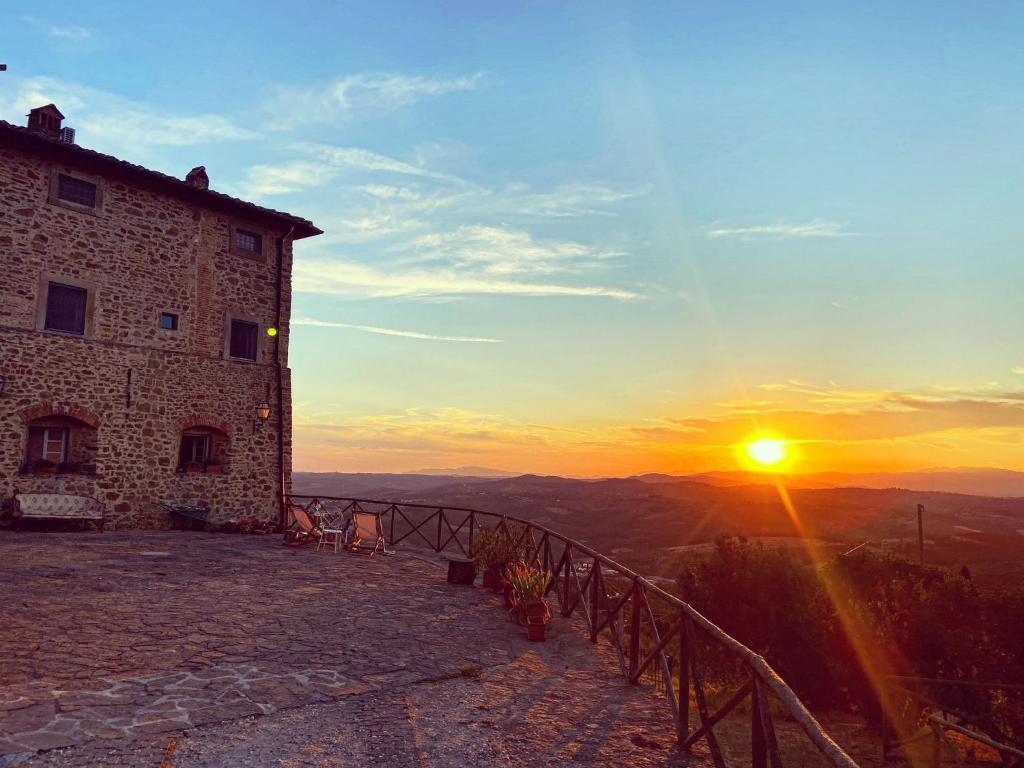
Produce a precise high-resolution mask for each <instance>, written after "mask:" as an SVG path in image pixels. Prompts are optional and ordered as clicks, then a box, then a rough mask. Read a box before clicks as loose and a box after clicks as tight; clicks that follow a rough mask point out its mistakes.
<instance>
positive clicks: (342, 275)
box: [293, 259, 639, 301]
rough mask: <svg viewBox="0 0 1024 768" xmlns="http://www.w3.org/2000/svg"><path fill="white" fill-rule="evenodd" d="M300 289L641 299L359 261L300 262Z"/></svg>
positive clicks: (601, 289) (615, 291) (363, 294)
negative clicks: (378, 265) (378, 266)
mask: <svg viewBox="0 0 1024 768" xmlns="http://www.w3.org/2000/svg"><path fill="white" fill-rule="evenodd" d="M293 285H294V287H295V290H296V291H300V292H306V293H320V294H325V295H330V296H342V297H348V298H419V299H422V298H433V297H458V296H472V295H510V296H576V297H603V298H612V299H618V300H620V301H626V300H630V299H637V298H639V296H638V294H636V293H634V292H633V291H629V290H625V289H621V288H612V287H606V286H595V285H561V284H555V283H543V282H526V281H516V280H507V279H495V278H491V277H487V276H482V275H473V274H466V273H465V272H460V271H459V270H457V269H452V268H438V269H422V268H412V269H408V268H406V269H403V268H401V267H393V268H391V269H379V268H377V267H373V266H369V265H367V264H362V263H359V262H354V261H346V260H310V259H303V260H301V261H298V262H296V265H295V271H294V274H293Z"/></svg>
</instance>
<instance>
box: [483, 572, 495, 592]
mask: <svg viewBox="0 0 1024 768" xmlns="http://www.w3.org/2000/svg"><path fill="white" fill-rule="evenodd" d="M497 575H498V574H496V573H495V572H494V571H492V570H491V569H490V568H488V569H487V570H486V571H484V577H483V585H484V587H485V588H486V589H494V579H495V577H496V576H497Z"/></svg>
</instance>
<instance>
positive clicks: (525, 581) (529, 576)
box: [506, 563, 551, 641]
mask: <svg viewBox="0 0 1024 768" xmlns="http://www.w3.org/2000/svg"><path fill="white" fill-rule="evenodd" d="M506 578H507V579H508V581H509V583H510V584H511V585H512V587H513V588H514V589H515V591H516V594H517V595H518V598H519V604H518V606H517V608H518V616H519V621H520V623H522V624H525V625H526V635H527V637H529V638H530V640H534V641H541V640H543V639H544V637H545V629H544V627H545V625H546V624H547V623H548V621H549V620H550V619H551V611H549V610H548V604H547V603H546V602H545V601H544V593H545V591H546V590H547V588H548V584H550V583H551V572H550V571H541V570H540V569H538V568H534V567H533V566H532V565H528V564H527V563H514V564H513V565H511V566H509V568H508V571H507V574H506Z"/></svg>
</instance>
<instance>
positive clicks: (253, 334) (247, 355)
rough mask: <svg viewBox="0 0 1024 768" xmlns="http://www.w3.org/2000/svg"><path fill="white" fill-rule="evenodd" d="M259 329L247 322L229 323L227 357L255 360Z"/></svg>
mask: <svg viewBox="0 0 1024 768" xmlns="http://www.w3.org/2000/svg"><path fill="white" fill-rule="evenodd" d="M259 330H260V327H259V325H258V324H256V323H250V322H248V321H247V320H232V321H231V339H230V342H229V345H228V356H229V357H233V358H236V359H238V360H252V361H255V360H256V351H257V343H258V340H259Z"/></svg>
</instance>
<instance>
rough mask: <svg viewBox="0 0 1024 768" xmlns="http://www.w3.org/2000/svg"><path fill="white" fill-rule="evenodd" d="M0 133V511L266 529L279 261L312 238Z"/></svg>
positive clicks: (48, 110)
mask: <svg viewBox="0 0 1024 768" xmlns="http://www.w3.org/2000/svg"><path fill="white" fill-rule="evenodd" d="M62 120H63V115H61V113H60V112H59V110H58V109H57V108H56V107H55V106H54V105H52V104H50V105H47V106H45V107H39V108H37V109H33V110H32V111H31V113H30V115H29V120H28V126H27V127H21V126H15V125H11V124H9V123H6V122H3V121H0V498H2V499H3V500H5V501H6V502H7V503H8V504H9V500H10V498H11V496H12V495H13V494H14V493H29V492H60V493H70V494H76V495H85V496H92V497H95V498H96V499H99V500H100V501H101V502H102V503H103V504H104V505H105V507H106V521H107V526H108V527H125V526H129V527H163V526H166V525H167V524H168V521H167V516H166V514H165V513H163V512H161V511H160V510H158V509H157V508H155V507H154V506H153V502H170V503H174V504H192V505H207V506H209V508H210V510H211V514H210V517H211V519H212V520H215V521H217V520H221V521H223V520H228V519H239V518H246V517H253V518H257V519H261V520H277V519H278V515H279V513H280V509H281V506H280V499H281V496H282V493H287V492H288V490H289V484H290V479H291V394H290V393H291V382H290V371H289V369H288V336H289V322H288V319H289V313H290V309H291V287H290V286H291V267H292V242H293V241H294V240H298V239H300V238H305V237H311V236H314V235H318V234H321V232H320V230H319V229H317V228H316V227H315V226H313V224H312V223H311V222H309V221H307V220H305V219H301V218H297V217H295V216H291V215H289V214H286V213H281V212H279V211H274V210H270V209H267V208H262V207H259V206H257V205H254V204H252V203H247V202H244V201H242V200H238V199H235V198H232V197H229V196H227V195H224V194H221V193H218V192H215V191H213V190H212V189H209V181H208V178H207V175H206V172H205V170H204V169H203V168H202V167H199V168H195V169H193V170H192V171H191V172H190V173H189V174H188V175H187V176H186V178H185V179H184V180H181V179H176V178H174V177H172V176H167V175H165V174H162V173H158V172H155V171H151V170H148V169H146V168H143V167H141V166H138V165H133V164H131V163H128V162H125V161H123V160H119V159H117V158H115V157H111V156H109V155H103V154H100V153H98V152H93V151H91V150H88V149H84V148H82V147H80V146H77V145H76V144H74V139H73V133H72V132H70V131H69V130H68V129H66V128H62V127H61V123H62Z"/></svg>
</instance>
